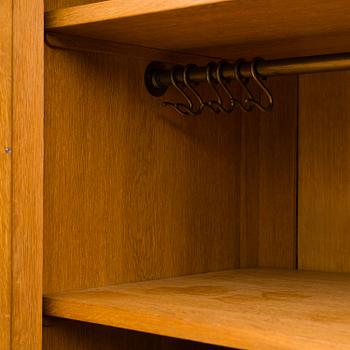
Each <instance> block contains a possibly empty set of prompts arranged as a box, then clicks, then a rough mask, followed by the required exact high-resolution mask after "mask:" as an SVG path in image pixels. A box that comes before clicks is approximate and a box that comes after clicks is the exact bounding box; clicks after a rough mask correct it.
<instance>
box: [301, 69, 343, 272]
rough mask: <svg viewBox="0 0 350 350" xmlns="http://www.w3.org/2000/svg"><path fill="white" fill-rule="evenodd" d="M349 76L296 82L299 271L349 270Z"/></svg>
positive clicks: (333, 75)
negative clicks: (298, 84) (297, 107)
mask: <svg viewBox="0 0 350 350" xmlns="http://www.w3.org/2000/svg"><path fill="white" fill-rule="evenodd" d="M349 81H350V73H349V72H338V73H327V74H316V75H312V76H310V75H309V76H304V77H301V78H300V185H299V267H300V268H301V269H312V270H321V271H346V272H350V259H349V252H350V118H349V114H350V107H349V99H350V92H349V86H350V83H349Z"/></svg>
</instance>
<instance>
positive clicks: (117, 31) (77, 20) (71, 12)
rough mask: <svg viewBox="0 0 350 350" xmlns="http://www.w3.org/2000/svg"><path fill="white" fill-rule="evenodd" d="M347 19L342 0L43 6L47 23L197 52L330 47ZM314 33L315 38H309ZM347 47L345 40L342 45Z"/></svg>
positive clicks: (349, 29) (346, 28)
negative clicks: (48, 8)
mask: <svg viewBox="0 0 350 350" xmlns="http://www.w3.org/2000/svg"><path fill="white" fill-rule="evenodd" d="M233 19H234V20H233ZM349 20H350V11H349V2H348V1H347V0H336V1H328V0H309V1H307V2H305V1H304V0H289V1H283V2H281V1H279V0H269V1H267V0H258V1H250V0H249V1H237V0H226V1H225V0H224V1H217V0H181V1H166V2H164V1H163V2H159V1H147V2H143V3H140V2H139V1H137V0H133V1H127V2H125V1H120V0H110V1H104V2H98V3H92V4H87V5H83V6H77V7H71V8H65V9H59V10H56V11H52V12H48V13H47V14H46V28H47V29H48V30H54V31H59V32H64V33H66V34H72V35H77V36H87V37H92V38H98V39H104V40H111V41H117V42H121V43H128V44H135V45H140V46H145V47H153V48H163V49H176V50H184V49H199V50H194V51H196V52H200V53H202V54H203V53H204V52H205V51H206V50H205V49H202V48H209V47H211V46H215V47H216V48H217V47H226V48H227V47H235V46H238V47H240V46H244V45H246V46H247V45H248V46H249V47H250V51H252V48H254V47H255V46H256V44H257V43H264V45H265V47H267V48H268V49H269V50H273V51H278V49H276V47H278V46H279V45H281V50H279V54H282V53H283V50H288V46H286V45H284V42H288V41H289V42H292V43H294V44H292V45H294V46H295V45H296V46H298V45H299V44H298V40H299V39H300V40H301V41H302V42H304V41H305V40H308V39H307V38H312V39H313V40H308V45H306V44H305V42H304V44H301V46H304V48H307V46H309V48H312V47H313V45H315V50H316V51H320V48H321V49H322V48H324V49H329V48H330V47H331V46H332V45H334V44H332V42H333V41H334V40H333V39H334V37H335V36H337V41H338V42H343V40H345V41H346V42H347V43H348V39H347V37H348V36H349V33H350V25H349V23H350V21H349ZM305 23H307V26H306V25H305ZM315 37H318V40H314V38H315ZM305 38H306V39H305ZM332 38H333V39H332ZM269 43H270V44H269ZM338 48H339V46H338ZM346 48H347V47H346V46H345V44H344V45H343V49H344V50H346ZM299 49H300V48H299ZM309 50H310V49H309ZM214 52H216V53H218V52H219V51H218V50H217V49H216V50H215V51H214ZM310 53H311V52H310ZM314 53H316V52H314ZM318 53H319V52H318ZM257 54H260V55H261V54H262V53H261V52H258V53H257Z"/></svg>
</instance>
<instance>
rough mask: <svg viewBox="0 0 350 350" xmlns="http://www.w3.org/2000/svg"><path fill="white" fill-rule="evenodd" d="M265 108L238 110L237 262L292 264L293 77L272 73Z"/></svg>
mask: <svg viewBox="0 0 350 350" xmlns="http://www.w3.org/2000/svg"><path fill="white" fill-rule="evenodd" d="M268 86H269V88H270V89H271V91H272V93H273V96H274V108H273V111H272V112H271V113H261V112H254V113H252V114H243V115H242V183H241V194H242V203H241V215H242V218H241V259H240V260H241V267H255V266H259V267H276V268H295V266H296V235H297V233H296V228H297V218H296V211H297V201H296V192H297V191H296V188H297V120H298V107H297V106H298V78H297V77H296V76H292V77H281V78H272V79H270V80H269V81H268Z"/></svg>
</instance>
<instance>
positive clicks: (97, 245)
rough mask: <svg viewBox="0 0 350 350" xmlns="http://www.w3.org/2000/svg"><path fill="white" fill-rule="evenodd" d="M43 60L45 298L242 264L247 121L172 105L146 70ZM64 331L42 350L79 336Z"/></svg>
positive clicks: (61, 57) (132, 63)
mask: <svg viewBox="0 0 350 350" xmlns="http://www.w3.org/2000/svg"><path fill="white" fill-rule="evenodd" d="M45 62H46V64H45V84H46V86H45V87H46V88H45V94H46V95H45V178H44V227H45V229H44V281H43V283H44V292H45V293H50V292H57V291H61V290H67V289H75V288H88V287H89V288H91V287H97V286H103V285H108V284H116V283H120V282H129V281H136V280H147V279H155V278H162V277H167V276H175V275H183V274H191V273H197V272H204V271H212V270H221V269H229V268H234V267H238V266H239V221H240V217H239V208H240V190H239V185H240V157H241V155H240V151H241V150H240V143H241V140H240V116H239V115H238V116H234V117H232V116H220V122H218V118H219V117H218V116H216V115H213V114H212V113H208V114H204V115H202V116H201V117H199V118H188V119H185V118H182V117H180V116H179V115H177V114H176V113H175V112H173V111H171V110H170V109H165V108H162V107H161V105H160V101H159V99H155V98H152V97H151V96H149V95H148V94H147V92H146V90H145V88H144V86H143V79H142V77H143V72H144V69H145V66H146V64H148V62H142V61H137V60H134V59H130V58H128V57H124V58H122V57H116V56H108V55H106V56H104V55H99V54H88V53H76V52H68V51H62V50H51V49H47V50H46V57H45ZM173 97H174V98H177V99H179V97H178V96H173ZM169 98H171V95H170V96H169ZM54 329H55V327H52V329H51V328H50V330H49V331H45V340H44V349H50V350H59V349H61V348H60V347H59V344H60V343H61V342H62V341H63V340H62V339H61V340H60V338H61V337H63V338H64V337H68V338H67V339H70V337H71V336H72V335H70V333H69V332H68V333H67V334H66V335H62V332H61V331H57V332H55V330H54ZM63 333H65V332H64V331H63ZM114 339H115V341H116V342H117V341H118V339H119V338H118V337H117V336H114ZM91 341H93V340H91ZM108 341H109V340H106V341H105V340H103V341H101V344H104V342H106V345H105V347H103V349H109V347H108V346H110V348H111V349H112V348H113V349H115V347H113V346H112V345H109V344H107V343H108ZM130 341H131V342H132V341H133V340H132V339H131V340H130ZM116 342H114V344H115V343H116ZM56 343H57V344H58V345H57V347H56V348H55V347H54V346H55V345H53V344H56ZM67 343H69V344H70V342H69V341H68V340H67ZM112 343H113V342H112ZM71 344H72V345H70V347H69V348H68V345H67V347H64V348H65V349H67V350H71V349H72V350H73V349H74V350H76V349H80V348H79V347H77V346H75V345H74V341H72V342H71Z"/></svg>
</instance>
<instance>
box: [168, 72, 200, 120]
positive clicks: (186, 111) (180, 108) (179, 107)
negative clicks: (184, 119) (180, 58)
mask: <svg viewBox="0 0 350 350" xmlns="http://www.w3.org/2000/svg"><path fill="white" fill-rule="evenodd" d="M179 68H181V66H175V67H173V68H172V69H171V71H170V80H171V84H172V85H173V86H174V88H175V89H176V90H177V91H178V92H180V94H181V95H182V96H183V97H184V98H185V100H186V101H187V103H188V106H186V105H185V104H183V103H174V102H169V101H164V102H163V103H162V105H163V106H170V107H172V108H173V109H175V110H176V112H178V113H179V114H181V115H182V116H189V115H192V116H193V115H195V113H193V103H192V100H191V98H190V97H189V96H188V95H187V94H186V92H185V91H184V90H183V89H182V88H181V87H180V84H179V83H177V82H176V79H175V72H176V70H178V69H179Z"/></svg>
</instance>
